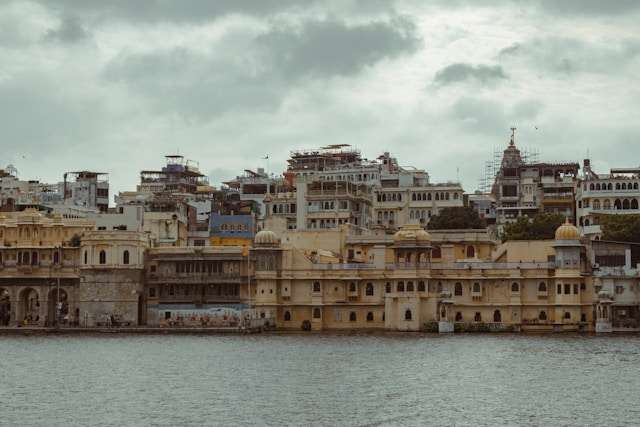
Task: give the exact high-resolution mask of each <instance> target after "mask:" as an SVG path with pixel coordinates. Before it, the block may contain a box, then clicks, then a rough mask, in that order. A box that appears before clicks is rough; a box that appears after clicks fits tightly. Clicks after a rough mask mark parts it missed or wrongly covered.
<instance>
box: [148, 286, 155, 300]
mask: <svg viewBox="0 0 640 427" xmlns="http://www.w3.org/2000/svg"><path fill="white" fill-rule="evenodd" d="M155 296H156V288H149V297H150V298H155Z"/></svg>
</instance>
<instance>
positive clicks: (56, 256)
mask: <svg viewBox="0 0 640 427" xmlns="http://www.w3.org/2000/svg"><path fill="white" fill-rule="evenodd" d="M84 255H85V262H84V263H85V264H86V263H87V261H86V258H87V252H86V251H85V253H84ZM53 263H54V264H60V252H58V251H55V252H54V253H53Z"/></svg>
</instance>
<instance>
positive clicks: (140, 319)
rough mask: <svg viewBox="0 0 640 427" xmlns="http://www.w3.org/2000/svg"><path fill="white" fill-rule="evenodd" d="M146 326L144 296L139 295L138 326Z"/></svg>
mask: <svg viewBox="0 0 640 427" xmlns="http://www.w3.org/2000/svg"><path fill="white" fill-rule="evenodd" d="M146 324H147V322H146V316H145V304H144V296H142V295H138V326H142V325H146Z"/></svg>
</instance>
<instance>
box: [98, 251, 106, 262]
mask: <svg viewBox="0 0 640 427" xmlns="http://www.w3.org/2000/svg"><path fill="white" fill-rule="evenodd" d="M99 262H100V264H106V263H107V253H106V252H105V251H100V255H99Z"/></svg>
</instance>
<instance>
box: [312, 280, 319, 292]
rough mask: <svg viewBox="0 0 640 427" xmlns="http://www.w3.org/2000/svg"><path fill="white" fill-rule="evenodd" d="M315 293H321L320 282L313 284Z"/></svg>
mask: <svg viewBox="0 0 640 427" xmlns="http://www.w3.org/2000/svg"><path fill="white" fill-rule="evenodd" d="M313 292H320V282H313Z"/></svg>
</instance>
